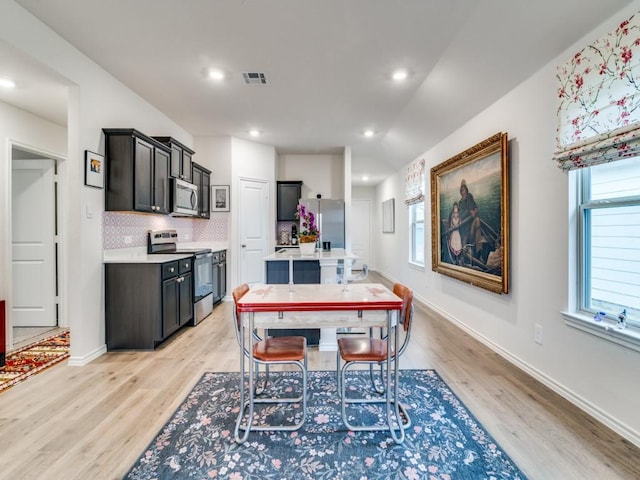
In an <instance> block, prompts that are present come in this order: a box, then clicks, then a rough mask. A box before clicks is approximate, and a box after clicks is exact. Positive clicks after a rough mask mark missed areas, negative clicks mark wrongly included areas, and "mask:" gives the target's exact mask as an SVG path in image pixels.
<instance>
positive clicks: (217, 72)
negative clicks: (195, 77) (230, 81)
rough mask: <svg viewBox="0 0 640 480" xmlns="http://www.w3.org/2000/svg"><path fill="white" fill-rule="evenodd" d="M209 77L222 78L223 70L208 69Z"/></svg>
mask: <svg viewBox="0 0 640 480" xmlns="http://www.w3.org/2000/svg"><path fill="white" fill-rule="evenodd" d="M209 78H211V79H213V80H224V72H223V71H222V70H216V69H211V70H209Z"/></svg>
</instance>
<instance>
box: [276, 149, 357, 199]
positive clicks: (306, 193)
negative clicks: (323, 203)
mask: <svg viewBox="0 0 640 480" xmlns="http://www.w3.org/2000/svg"><path fill="white" fill-rule="evenodd" d="M277 179H278V180H302V181H303V182H304V184H303V185H302V198H316V195H317V194H320V195H322V198H341V199H344V198H345V193H344V184H345V173H344V155H342V154H336V155H280V156H279V157H278V171H277Z"/></svg>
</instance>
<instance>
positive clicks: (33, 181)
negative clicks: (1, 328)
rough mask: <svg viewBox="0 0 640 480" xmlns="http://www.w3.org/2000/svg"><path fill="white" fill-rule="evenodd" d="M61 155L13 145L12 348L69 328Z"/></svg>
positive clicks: (10, 302) (10, 320) (10, 343)
mask: <svg viewBox="0 0 640 480" xmlns="http://www.w3.org/2000/svg"><path fill="white" fill-rule="evenodd" d="M58 163H59V159H56V158H53V157H52V156H51V155H50V154H47V153H45V152H39V151H37V150H33V149H30V148H28V147H22V146H17V145H13V146H12V147H11V214H10V216H11V219H10V226H11V227H10V228H11V272H10V279H11V281H10V298H9V304H8V311H7V313H8V317H9V323H8V324H9V325H10V326H11V329H10V333H9V335H10V339H9V340H10V342H9V348H8V351H13V350H16V349H19V348H22V347H24V346H26V345H30V344H32V343H36V342H38V341H40V340H42V339H44V338H48V337H51V336H53V335H56V334H58V333H60V332H61V331H62V330H64V328H63V325H62V324H61V323H62V322H61V319H60V304H59V298H60V293H59V285H60V282H59V265H60V238H61V236H60V225H59V218H60V215H59V200H58V199H59V194H58Z"/></svg>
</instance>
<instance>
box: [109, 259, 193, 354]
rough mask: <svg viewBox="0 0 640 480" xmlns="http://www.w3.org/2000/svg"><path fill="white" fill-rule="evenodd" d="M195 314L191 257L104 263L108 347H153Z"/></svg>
mask: <svg viewBox="0 0 640 480" xmlns="http://www.w3.org/2000/svg"><path fill="white" fill-rule="evenodd" d="M192 319H193V275H192V259H191V257H189V258H185V259H182V260H178V261H171V262H165V263H107V264H105V330H106V340H107V350H153V349H154V348H156V347H157V346H158V345H159V344H160V343H161V342H163V341H164V340H166V339H167V338H168V337H169V336H170V335H172V334H173V333H175V332H176V331H177V330H178V329H179V328H180V327H182V326H184V325H185V324H187V323H189V322H191V320H192Z"/></svg>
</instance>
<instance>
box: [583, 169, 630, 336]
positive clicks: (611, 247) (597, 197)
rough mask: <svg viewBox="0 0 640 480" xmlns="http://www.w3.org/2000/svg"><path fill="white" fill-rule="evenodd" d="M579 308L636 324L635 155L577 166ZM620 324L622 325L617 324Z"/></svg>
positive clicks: (590, 313) (591, 314)
mask: <svg viewBox="0 0 640 480" xmlns="http://www.w3.org/2000/svg"><path fill="white" fill-rule="evenodd" d="M577 178H578V181H579V189H578V192H579V205H578V219H577V220H578V229H579V236H578V238H579V252H580V255H579V268H578V275H579V278H578V285H579V288H578V309H579V310H580V311H581V312H580V313H586V314H588V315H589V316H594V317H595V316H596V315H597V314H598V312H602V314H601V315H600V316H602V317H603V319H604V318H608V319H610V320H613V321H614V322H617V321H618V316H619V314H621V313H623V312H624V313H625V314H626V321H627V324H628V325H629V326H631V327H634V326H635V327H640V157H633V158H630V159H624V160H619V161H616V162H611V163H605V164H601V165H596V166H593V167H589V168H585V169H582V170H581V171H580V172H579V175H578V176H577ZM620 326H621V327H622V326H623V325H620Z"/></svg>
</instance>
